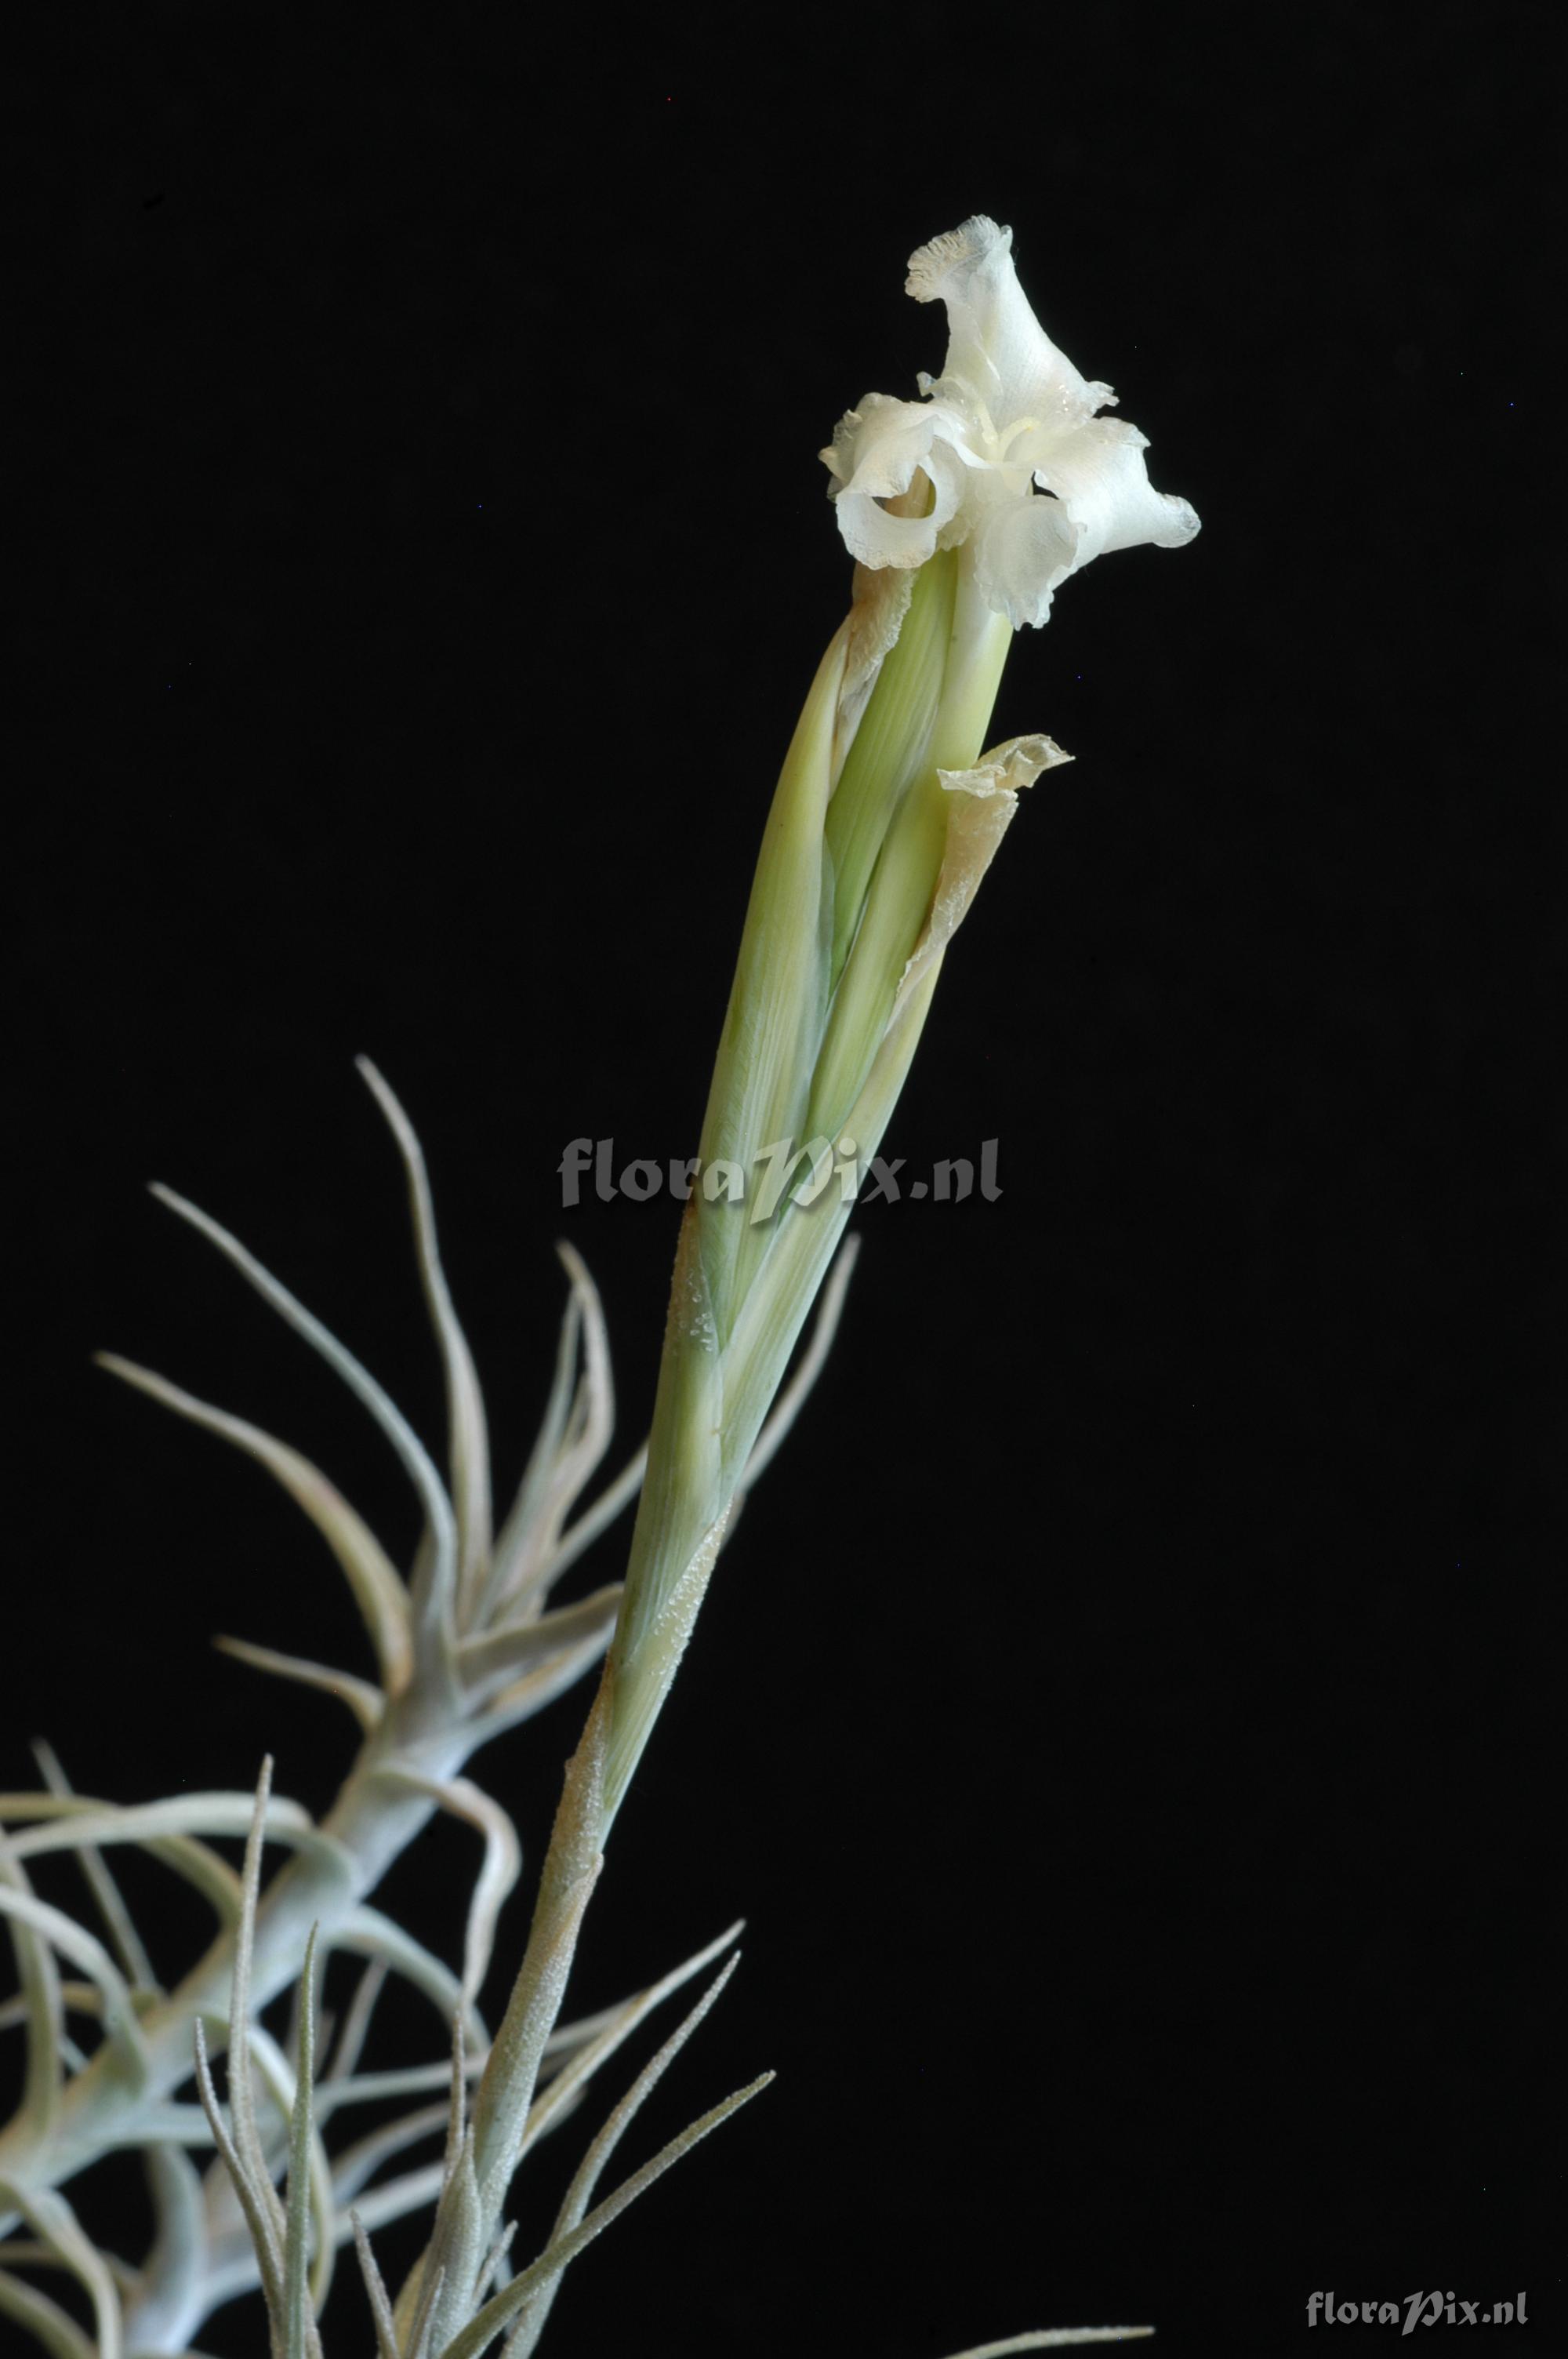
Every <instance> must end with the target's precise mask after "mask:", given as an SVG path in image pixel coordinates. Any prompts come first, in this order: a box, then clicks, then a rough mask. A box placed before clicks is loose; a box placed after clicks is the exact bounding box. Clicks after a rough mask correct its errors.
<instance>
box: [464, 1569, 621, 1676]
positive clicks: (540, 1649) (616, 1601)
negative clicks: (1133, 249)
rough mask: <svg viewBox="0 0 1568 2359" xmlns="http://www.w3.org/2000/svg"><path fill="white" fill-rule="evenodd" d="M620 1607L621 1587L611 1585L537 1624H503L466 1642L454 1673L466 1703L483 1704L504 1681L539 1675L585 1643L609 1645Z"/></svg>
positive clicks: (542, 1618) (541, 1619) (557, 1609)
mask: <svg viewBox="0 0 1568 2359" xmlns="http://www.w3.org/2000/svg"><path fill="white" fill-rule="evenodd" d="M620 1605H621V1583H620V1582H618V1581H612V1582H610V1583H609V1585H608V1586H607V1587H605V1588H603V1589H596V1590H595V1591H594V1592H593V1594H592V1595H591V1596H590V1597H580V1598H579V1599H578V1600H577V1602H576V1603H574V1604H571V1605H559V1606H557V1608H556V1610H555V1612H554V1613H553V1614H544V1615H542V1616H541V1617H540V1619H539V1620H537V1621H534V1622H519V1623H506V1624H503V1626H502V1627H501V1628H500V1629H497V1630H487V1631H485V1632H483V1633H482V1634H481V1636H478V1637H473V1638H466V1639H464V1640H463V1642H462V1644H461V1645H460V1647H459V1648H458V1656H457V1659H458V1670H459V1673H460V1677H461V1679H462V1682H463V1687H464V1690H465V1691H466V1692H467V1694H468V1696H469V1698H470V1701H472V1702H473V1703H475V1704H481V1703H483V1702H485V1701H487V1700H488V1698H489V1697H490V1696H492V1695H493V1694H494V1692H495V1690H497V1689H498V1688H500V1687H502V1686H504V1684H505V1683H506V1681H507V1680H511V1679H515V1678H516V1677H517V1675H518V1674H519V1673H521V1672H526V1671H532V1670H535V1669H539V1668H540V1667H541V1666H543V1665H544V1664H546V1663H548V1662H550V1661H552V1660H553V1659H554V1658H556V1657H557V1656H558V1655H562V1654H565V1653H566V1651H567V1649H568V1647H575V1646H578V1645H579V1644H580V1643H582V1642H584V1641H586V1640H588V1639H591V1638H594V1637H601V1638H602V1639H603V1641H604V1643H605V1644H606V1645H608V1644H609V1640H610V1634H611V1631H612V1630H613V1629H614V1627H615V1616H616V1614H617V1613H618V1611H619V1610H620Z"/></svg>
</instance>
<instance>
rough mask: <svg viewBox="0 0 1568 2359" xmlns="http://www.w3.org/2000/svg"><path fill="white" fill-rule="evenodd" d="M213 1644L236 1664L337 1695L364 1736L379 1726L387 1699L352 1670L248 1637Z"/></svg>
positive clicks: (220, 1637)
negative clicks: (256, 1642) (259, 1644)
mask: <svg viewBox="0 0 1568 2359" xmlns="http://www.w3.org/2000/svg"><path fill="white" fill-rule="evenodd" d="M212 1644H213V1645H214V1646H215V1647H217V1649H218V1651H219V1653H220V1654H221V1655H232V1657H233V1658H234V1660H235V1662H237V1663H248V1664H249V1665H250V1667H251V1669H253V1670H255V1671H271V1672H272V1673H273V1674H274V1675H275V1676H276V1678H278V1679H280V1680H298V1681H299V1683H300V1685H301V1686H302V1687H308V1688H319V1689H320V1690H321V1692H322V1693H323V1694H324V1695H330V1696H336V1697H337V1699H338V1701H339V1702H340V1703H345V1704H347V1706H348V1708H349V1710H350V1711H351V1712H352V1713H353V1716H354V1718H355V1719H356V1720H357V1721H358V1722H359V1724H360V1726H361V1727H362V1729H363V1730H364V1733H365V1734H366V1735H367V1736H373V1735H374V1734H375V1732H376V1730H377V1729H378V1728H379V1727H380V1726H381V1723H382V1717H383V1714H384V1712H385V1710H386V1701H385V1698H384V1696H383V1694H382V1691H381V1690H380V1689H379V1688H377V1687H373V1686H372V1685H371V1683H370V1681H369V1680H360V1679H356V1678H355V1677H354V1675H353V1673H352V1672H351V1671H334V1670H332V1669H330V1668H329V1667H328V1665H327V1664H325V1663H313V1662H311V1661H309V1660H308V1658H307V1657H305V1656H303V1655H280V1654H279V1653H278V1652H277V1650H276V1647H257V1646H254V1645H253V1644H252V1642H251V1641H250V1639H248V1638H231V1637H229V1636H219V1637H216V1638H214V1639H213V1641H212Z"/></svg>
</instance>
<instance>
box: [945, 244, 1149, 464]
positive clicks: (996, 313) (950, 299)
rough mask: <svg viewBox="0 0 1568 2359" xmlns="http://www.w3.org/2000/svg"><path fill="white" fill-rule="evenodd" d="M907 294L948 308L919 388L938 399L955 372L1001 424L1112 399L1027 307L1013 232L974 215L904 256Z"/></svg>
mask: <svg viewBox="0 0 1568 2359" xmlns="http://www.w3.org/2000/svg"><path fill="white" fill-rule="evenodd" d="M904 292H905V293H906V294H909V295H913V296H914V299H915V301H916V302H917V303H934V302H936V301H937V300H938V299H940V300H941V301H942V302H944V303H945V304H946V307H947V357H946V361H945V362H944V364H943V367H942V377H941V378H938V379H937V380H935V383H933V382H932V381H931V380H929V379H923V381H922V382H923V386H924V387H925V388H926V389H928V390H930V391H931V392H932V393H933V394H935V396H936V397H938V398H940V397H942V395H943V393H944V392H945V391H946V389H947V388H946V386H944V384H943V381H942V380H943V379H944V378H949V377H957V378H959V379H961V380H962V381H963V383H965V384H966V385H968V386H971V387H972V388H973V390H974V391H975V392H976V393H978V394H979V396H980V397H981V399H982V400H983V401H984V402H985V403H986V405H987V407H988V408H989V410H990V413H991V416H992V418H993V419H995V421H996V423H997V425H998V426H1004V425H1008V424H1011V421H1012V420H1013V419H1016V418H1036V419H1041V420H1042V421H1044V420H1046V419H1053V420H1060V419H1073V420H1076V419H1083V418H1092V417H1093V415H1094V413H1095V411H1096V410H1097V409H1103V408H1105V407H1106V405H1107V403H1108V402H1114V400H1115V399H1116V396H1115V395H1114V394H1113V393H1112V391H1111V389H1110V387H1109V386H1108V385H1094V384H1091V383H1089V382H1088V380H1087V378H1085V377H1082V376H1080V375H1078V372H1077V370H1076V368H1075V367H1074V366H1073V364H1072V362H1071V361H1070V360H1068V358H1067V356H1066V354H1065V353H1059V352H1058V351H1057V349H1056V347H1055V345H1054V343H1053V342H1051V339H1050V337H1049V336H1048V335H1047V334H1046V333H1045V331H1044V328H1043V327H1042V326H1041V325H1040V322H1039V321H1038V320H1037V319H1036V318H1035V316H1034V313H1033V310H1031V308H1030V304H1029V299H1028V297H1027V296H1026V295H1025V294H1024V292H1023V289H1022V287H1021V286H1020V285H1019V283H1018V273H1017V271H1016V270H1015V268H1014V267H1013V260H1012V232H1011V229H1002V228H999V226H998V225H997V223H995V222H993V221H991V220H989V219H988V217H987V216H986V215H985V214H984V213H975V214H973V215H972V216H971V217H970V219H969V220H968V221H967V222H965V223H964V224H963V226H962V227H961V228H959V229H952V230H948V231H946V234H944V235H943V236H941V237H934V238H933V239H932V240H931V243H930V244H929V245H923V246H922V247H921V248H920V249H919V251H918V252H917V253H915V254H912V255H910V257H909V277H908V278H907V279H906V280H905V281H904Z"/></svg>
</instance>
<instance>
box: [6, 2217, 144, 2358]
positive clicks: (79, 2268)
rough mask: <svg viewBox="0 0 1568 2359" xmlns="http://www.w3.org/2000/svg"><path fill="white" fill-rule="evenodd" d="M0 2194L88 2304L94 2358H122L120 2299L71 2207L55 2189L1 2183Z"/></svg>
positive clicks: (96, 2250) (102, 2260)
mask: <svg viewBox="0 0 1568 2359" xmlns="http://www.w3.org/2000/svg"><path fill="white" fill-rule="evenodd" d="M0 2195H3V2196H4V2197H5V2201H7V2202H9V2203H13V2204H15V2206H16V2210H17V2211H18V2212H21V2214H22V2216H23V2218H24V2219H25V2220H26V2221H27V2223H28V2225H29V2227H31V2228H32V2230H33V2232H34V2234H37V2235H39V2236H41V2237H42V2238H43V2240H44V2242H45V2243H46V2244H47V2245H49V2247H50V2249H51V2250H52V2251H53V2252H54V2254H55V2255H56V2256H57V2257H58V2258H59V2261H60V2263H61V2264H62V2266H63V2267H66V2268H68V2269H69V2270H70V2274H71V2276H72V2277H75V2279H76V2280H77V2282H78V2284H79V2285H81V2287H82V2288H83V2289H84V2290H85V2292H86V2294H87V2298H88V2299H89V2300H90V2301H91V2302H92V2320H93V2325H94V2328H95V2330H96V2337H97V2340H96V2359H122V2354H123V2353H124V2347H125V2346H124V2333H123V2330H122V2323H121V2316H120V2297H119V2294H118V2293H117V2292H116V2290H115V2287H114V2278H113V2277H111V2275H110V2273H109V2264H108V2263H107V2261H106V2260H105V2259H104V2257H103V2254H102V2253H101V2252H100V2251H99V2250H98V2247H97V2245H94V2244H92V2242H91V2241H90V2239H89V2238H88V2237H86V2236H85V2235H83V2234H82V2232H81V2224H80V2223H79V2222H78V2220H77V2217H76V2214H75V2212H73V2211H72V2210H71V2208H70V2204H69V2203H68V2202H67V2201H66V2200H65V2197H64V2196H63V2195H61V2194H60V2193H59V2190H58V2189H56V2188H52V2187H51V2188H29V2187H15V2186H10V2185H7V2184H6V2183H5V2182H4V2181H0Z"/></svg>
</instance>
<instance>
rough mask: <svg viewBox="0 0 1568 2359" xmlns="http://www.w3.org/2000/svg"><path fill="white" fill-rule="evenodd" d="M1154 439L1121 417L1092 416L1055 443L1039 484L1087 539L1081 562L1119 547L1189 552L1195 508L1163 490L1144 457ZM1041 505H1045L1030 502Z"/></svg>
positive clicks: (1080, 551)
mask: <svg viewBox="0 0 1568 2359" xmlns="http://www.w3.org/2000/svg"><path fill="white" fill-rule="evenodd" d="M1148 448H1149V438H1148V436H1147V435H1146V434H1140V432H1139V431H1138V429H1137V428H1136V426H1129V425H1127V424H1126V423H1125V422H1124V420H1122V419H1119V418H1091V419H1086V421H1085V422H1084V424H1083V425H1082V426H1080V427H1079V428H1078V429H1076V432H1074V433H1072V434H1070V435H1067V434H1064V435H1062V436H1060V437H1059V438H1058V439H1056V440H1054V441H1053V443H1052V445H1051V448H1050V451H1049V454H1048V456H1046V457H1045V458H1044V462H1043V463H1041V464H1038V465H1037V466H1036V468H1035V471H1034V480H1035V482H1036V483H1037V484H1042V485H1044V488H1045V489H1046V490H1047V491H1052V492H1054V493H1055V494H1056V496H1057V498H1058V499H1059V500H1060V501H1061V502H1062V504H1063V506H1065V509H1066V511H1067V514H1068V515H1069V516H1071V518H1072V520H1073V522H1074V524H1075V525H1076V526H1077V527H1078V530H1079V534H1080V538H1079V542H1078V553H1077V557H1076V560H1075V564H1076V565H1087V563H1088V561H1089V560H1090V558H1091V557H1103V556H1104V555H1105V554H1106V552H1107V550H1108V549H1137V548H1138V547H1140V546H1141V544H1142V543H1143V542H1144V541H1152V542H1153V543H1154V545H1155V547H1156V548H1157V549H1182V548H1184V547H1185V545H1186V543H1187V542H1188V541H1189V540H1191V538H1193V535H1194V534H1195V532H1196V531H1197V529H1198V519H1197V516H1196V514H1195V511H1194V509H1193V507H1192V506H1191V505H1190V503H1189V502H1188V501H1186V500H1184V499H1179V498H1177V497H1176V496H1175V495H1173V494H1172V493H1169V492H1157V491H1156V490H1155V489H1154V486H1153V484H1152V483H1151V482H1150V481H1149V470H1148V468H1147V466H1146V465H1145V463H1144V459H1143V453H1144V451H1146V450H1147V449H1148ZM1031 505H1032V506H1039V505H1040V503H1039V502H1038V501H1034V502H1032V503H1031Z"/></svg>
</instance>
